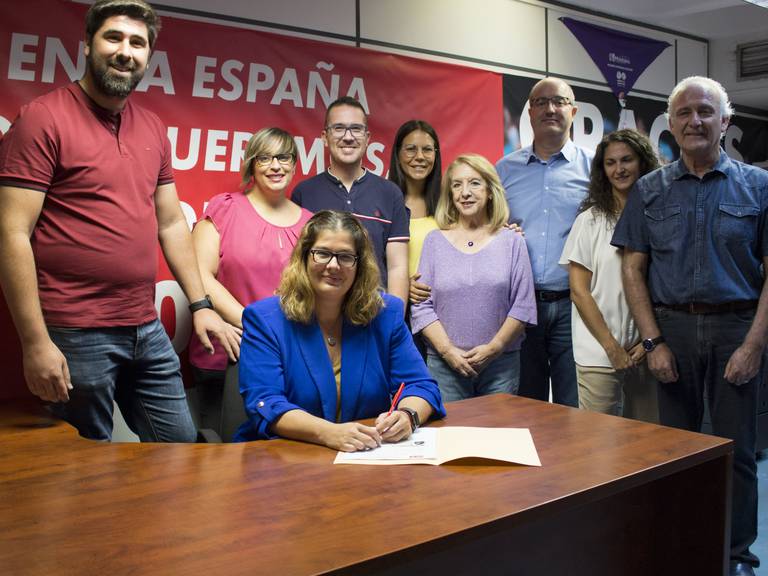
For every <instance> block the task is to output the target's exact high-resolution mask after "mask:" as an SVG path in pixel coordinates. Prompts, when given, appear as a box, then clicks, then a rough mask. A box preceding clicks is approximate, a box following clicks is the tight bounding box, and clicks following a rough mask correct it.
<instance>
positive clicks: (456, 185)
mask: <svg viewBox="0 0 768 576" xmlns="http://www.w3.org/2000/svg"><path fill="white" fill-rule="evenodd" d="M465 183H466V184H467V187H468V188H469V189H470V191H472V192H480V190H482V189H483V188H485V181H484V180H481V179H480V178H472V179H471V180H452V181H451V191H452V192H462V191H463V190H464V184H465Z"/></svg>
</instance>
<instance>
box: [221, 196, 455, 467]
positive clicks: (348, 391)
mask: <svg viewBox="0 0 768 576" xmlns="http://www.w3.org/2000/svg"><path fill="white" fill-rule="evenodd" d="M379 278H380V276H379V270H378V267H377V266H376V259H375V256H374V254H373V250H372V248H371V246H370V243H369V241H368V237H367V234H366V232H365V229H364V228H363V227H362V225H361V224H360V222H358V220H357V219H356V218H355V217H354V216H352V215H351V214H349V213H345V212H333V211H330V210H324V211H322V212H318V213H317V214H315V215H314V216H313V217H312V219H310V220H309V222H307V224H306V226H305V227H304V230H303V231H302V234H301V236H300V238H299V240H298V243H297V244H296V247H295V248H294V250H293V254H292V255H291V259H290V262H289V263H288V266H287V267H286V269H285V270H284V272H283V276H282V280H281V282H280V287H279V288H278V294H279V296H273V297H271V298H266V299H264V300H260V301H259V302H255V303H253V304H251V305H250V306H248V307H247V308H246V309H245V312H244V313H243V340H242V344H241V347H240V393H241V394H242V396H243V400H244V401H245V410H246V412H247V414H248V418H249V420H248V422H246V423H245V424H243V425H242V426H241V427H240V429H239V430H238V432H237V434H236V436H235V441H243V440H256V439H264V438H275V437H278V436H279V437H283V438H292V439H295V440H303V441H306V442H314V443H316V444H321V445H324V446H328V447H329V448H333V449H334V450H342V451H346V452H353V451H356V450H365V449H369V448H374V447H376V446H378V445H380V444H381V443H382V442H397V441H399V440H402V439H404V438H407V437H409V436H410V435H411V433H412V432H413V431H414V430H415V429H416V428H417V427H418V426H419V423H420V422H426V421H427V419H429V418H431V417H433V416H437V417H442V416H445V408H443V404H442V401H441V399H440V391H439V390H438V387H437V383H436V382H435V381H434V379H433V378H432V377H431V376H430V374H429V371H428V370H427V368H426V366H425V364H424V361H423V360H422V358H421V356H420V355H419V352H418V351H417V350H416V347H415V346H414V344H413V339H412V338H411V335H410V333H409V331H408V328H407V327H406V325H405V322H404V320H403V303H402V302H401V301H400V300H399V299H397V298H394V297H392V296H389V295H386V294H384V295H382V294H381V293H380V292H379ZM401 382H404V383H405V387H404V389H403V392H402V395H401V399H400V401H399V403H398V405H397V407H396V410H394V411H392V413H391V414H390V415H389V416H387V411H388V410H389V407H390V403H391V399H392V397H393V396H394V395H395V393H396V391H397V389H398V388H399V386H400V383H401ZM376 416H377V418H376V421H375V425H374V426H365V425H363V424H360V423H358V422H354V421H355V420H360V419H364V418H373V417H376Z"/></svg>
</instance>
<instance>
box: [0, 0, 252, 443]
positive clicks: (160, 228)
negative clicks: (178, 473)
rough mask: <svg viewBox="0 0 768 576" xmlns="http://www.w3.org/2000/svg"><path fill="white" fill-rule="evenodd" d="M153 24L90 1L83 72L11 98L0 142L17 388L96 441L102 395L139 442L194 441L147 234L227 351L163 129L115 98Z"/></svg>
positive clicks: (111, 4) (106, 435) (232, 346)
mask: <svg viewBox="0 0 768 576" xmlns="http://www.w3.org/2000/svg"><path fill="white" fill-rule="evenodd" d="M158 28H159V21H158V18H157V15H156V14H155V12H154V10H153V9H152V7H151V6H149V5H148V4H146V3H145V2H144V1H143V0H98V1H97V2H96V3H95V4H93V5H92V6H91V8H90V9H89V10H88V13H87V15H86V46H85V56H86V60H87V68H86V73H85V76H84V77H83V78H82V79H81V80H80V81H78V82H74V83H72V84H69V85H67V86H64V87H61V88H59V89H57V90H54V91H53V92H51V93H49V94H46V95H44V96H41V97H40V98H37V99H36V100H34V101H32V102H31V103H29V104H27V105H26V106H24V107H23V108H22V109H21V111H20V113H19V116H18V117H17V118H16V120H15V121H14V123H13V125H12V126H11V128H10V129H9V130H8V133H7V134H6V135H5V137H3V139H2V140H0V284H2V288H3V292H4V294H5V298H6V302H7V304H8V308H9V310H10V312H11V315H12V317H13V320H14V324H15V325H16V329H17V331H18V333H19V338H20V340H21V343H22V348H23V356H24V358H23V361H24V375H25V378H26V381H27V385H28V386H29V389H30V390H31V391H32V393H34V394H36V395H37V396H39V397H40V398H42V399H43V400H46V401H48V402H51V403H52V409H53V411H54V413H56V414H58V415H60V416H61V417H62V418H64V419H65V420H67V421H69V422H70V423H71V424H73V425H74V426H75V427H76V428H77V429H78V431H79V432H80V434H81V435H82V436H85V437H88V438H93V439H98V440H109V439H111V434H112V406H113V401H116V402H117V403H118V405H119V406H120V409H121V412H122V413H123V415H124V416H125V419H126V421H127V423H128V425H129V426H130V427H131V429H132V430H133V431H134V432H136V433H137V434H138V435H139V437H140V438H141V440H142V441H172V442H189V441H194V440H195V436H196V434H195V428H194V425H193V423H192V419H191V417H190V415H189V410H188V408H187V404H186V399H185V395H184V387H183V384H182V381H181V373H180V371H179V360H178V357H177V356H176V354H175V352H174V350H173V347H172V346H171V343H170V340H169V338H168V336H167V334H166V333H165V331H164V330H163V328H162V325H161V324H160V322H159V320H158V318H157V313H156V311H155V307H154V288H155V276H156V272H157V253H156V244H155V242H156V240H155V239H158V240H159V242H160V246H161V248H162V250H163V254H164V255H165V258H166V260H167V262H168V265H169V267H170V269H171V271H172V272H173V274H174V275H175V277H176V279H177V280H178V281H179V284H180V285H181V287H182V289H183V290H184V293H185V294H186V295H187V297H188V298H189V300H190V301H191V302H192V305H191V306H190V309H191V310H192V321H193V324H194V329H195V332H196V333H197V335H198V336H199V337H200V338H201V340H202V342H203V343H205V344H206V347H209V348H210V350H211V351H213V348H212V347H211V344H210V340H209V338H208V333H211V334H212V335H214V336H215V337H216V338H217V339H218V340H220V341H221V343H222V345H223V346H224V348H225V349H226V350H227V352H228V353H229V355H230V357H231V358H233V359H234V358H235V356H236V355H237V353H238V346H239V344H238V342H239V336H238V334H237V333H236V332H235V331H234V329H233V328H231V327H230V326H229V325H227V324H225V323H224V322H223V321H222V320H221V318H220V317H219V316H218V314H216V312H214V310H213V306H212V305H211V302H210V299H209V298H208V297H207V296H206V295H205V293H204V292H203V287H202V282H201V280H200V275H199V272H198V267H197V260H196V257H195V254H194V251H193V248H192V242H191V237H190V234H189V229H188V227H187V223H186V220H185V218H184V215H183V213H182V211H181V207H180V206H179V200H178V196H177V194H176V188H175V185H174V183H173V172H172V169H171V153H170V144H169V142H168V139H167V137H166V129H165V127H164V126H163V124H162V123H161V122H160V120H159V119H158V118H157V116H155V115H154V114H152V113H151V112H149V111H147V110H144V109H142V108H140V107H139V106H137V105H135V104H133V103H131V102H130V101H129V99H128V97H129V95H130V93H131V92H132V91H133V89H134V88H135V87H136V85H137V84H138V83H139V81H140V80H141V78H142V76H143V75H144V72H145V70H146V68H147V64H148V63H149V56H150V53H151V49H152V47H153V45H154V42H155V39H156V36H157V31H158Z"/></svg>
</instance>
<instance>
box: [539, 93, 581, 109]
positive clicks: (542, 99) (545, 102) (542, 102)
mask: <svg viewBox="0 0 768 576" xmlns="http://www.w3.org/2000/svg"><path fill="white" fill-rule="evenodd" d="M550 103H551V104H552V106H554V107H555V108H563V107H564V106H569V105H570V104H571V99H570V98H566V97H565V96H552V97H550V98H547V97H546V96H539V97H538V98H534V99H533V100H531V106H533V107H534V108H546V107H547V106H549V105H550Z"/></svg>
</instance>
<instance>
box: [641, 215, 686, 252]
mask: <svg viewBox="0 0 768 576" xmlns="http://www.w3.org/2000/svg"><path fill="white" fill-rule="evenodd" d="M680 212H681V211H680V205H679V204H672V205H669V206H664V207H663V208H646V209H645V218H646V222H647V224H648V240H649V241H650V244H651V247H652V248H654V249H657V250H659V249H660V250H664V249H669V248H671V246H670V243H671V242H672V241H673V240H674V239H675V238H676V237H679V236H681V230H680V226H681V223H680Z"/></svg>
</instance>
